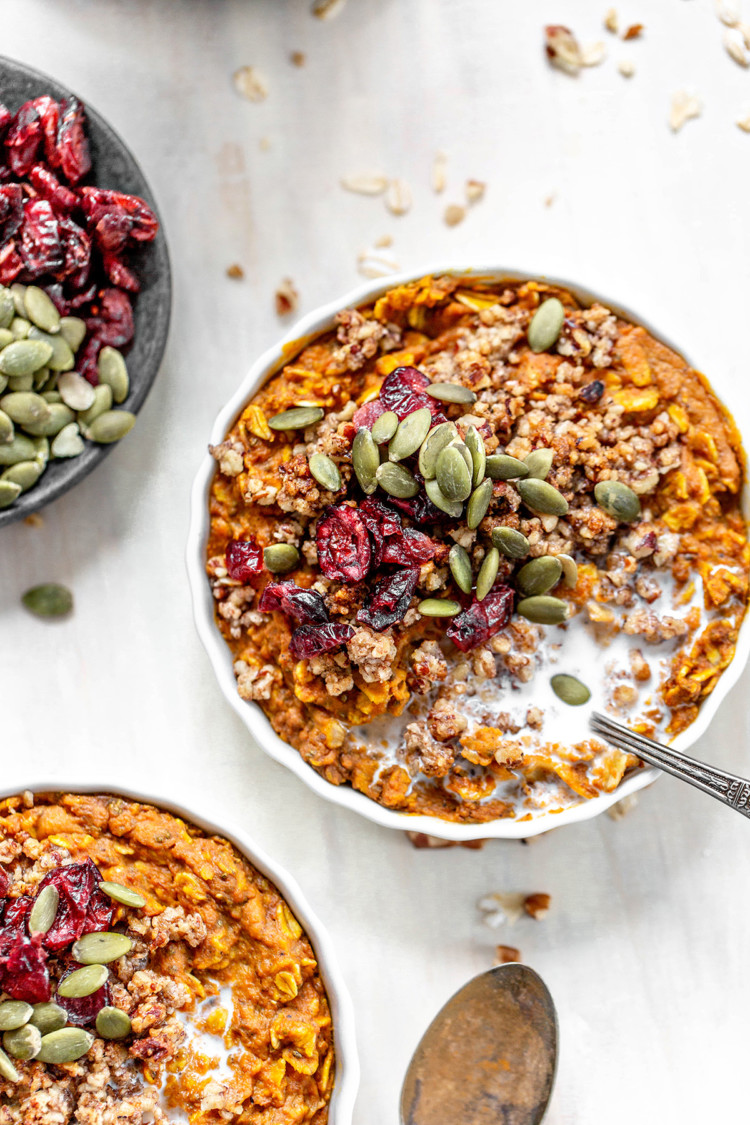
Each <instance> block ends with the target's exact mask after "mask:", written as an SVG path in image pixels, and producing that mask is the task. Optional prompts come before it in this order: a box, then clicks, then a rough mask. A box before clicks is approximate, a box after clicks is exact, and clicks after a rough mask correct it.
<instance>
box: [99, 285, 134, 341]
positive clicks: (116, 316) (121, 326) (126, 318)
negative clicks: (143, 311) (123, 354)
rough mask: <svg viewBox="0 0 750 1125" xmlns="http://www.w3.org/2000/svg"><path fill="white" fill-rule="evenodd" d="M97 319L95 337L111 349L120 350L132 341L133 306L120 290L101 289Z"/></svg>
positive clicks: (125, 294)
mask: <svg viewBox="0 0 750 1125" xmlns="http://www.w3.org/2000/svg"><path fill="white" fill-rule="evenodd" d="M97 319H98V322H99V328H98V330H97V335H98V336H99V337H100V339H101V340H102V342H103V343H105V344H109V346H110V347H111V348H121V347H123V346H124V345H125V344H129V343H130V341H131V340H132V339H133V306H132V304H131V302H130V297H128V295H127V293H124V292H123V291H122V289H102V291H101V293H100V294H99V316H98V318H97Z"/></svg>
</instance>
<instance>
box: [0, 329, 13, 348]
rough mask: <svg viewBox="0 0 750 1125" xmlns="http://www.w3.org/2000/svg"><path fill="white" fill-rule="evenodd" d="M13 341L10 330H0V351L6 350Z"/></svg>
mask: <svg viewBox="0 0 750 1125" xmlns="http://www.w3.org/2000/svg"><path fill="white" fill-rule="evenodd" d="M14 339H15V337H14V335H13V333H12V332H11V330H10V328H0V351H2V349H3V348H7V346H8V344H12V343H13V340H14Z"/></svg>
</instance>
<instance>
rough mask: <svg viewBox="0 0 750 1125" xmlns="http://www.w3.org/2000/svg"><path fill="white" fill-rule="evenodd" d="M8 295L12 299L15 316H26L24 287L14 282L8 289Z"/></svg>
mask: <svg viewBox="0 0 750 1125" xmlns="http://www.w3.org/2000/svg"><path fill="white" fill-rule="evenodd" d="M10 294H11V297H12V298H13V308H14V309H15V310H16V316H26V300H25V298H26V286H25V285H21V283H20V282H18V281H16V282H15V283H14V284H13V285H11V287H10Z"/></svg>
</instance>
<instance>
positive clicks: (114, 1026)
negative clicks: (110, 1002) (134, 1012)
mask: <svg viewBox="0 0 750 1125" xmlns="http://www.w3.org/2000/svg"><path fill="white" fill-rule="evenodd" d="M96 1030H97V1031H98V1033H99V1034H100V1035H101V1037H102V1039H125V1037H126V1036H128V1035H130V1032H131V1031H132V1025H131V1023H130V1016H129V1015H128V1014H127V1012H123V1011H122V1009H121V1008H111V1007H106V1008H102V1009H101V1010H100V1011H99V1014H98V1015H97V1017H96Z"/></svg>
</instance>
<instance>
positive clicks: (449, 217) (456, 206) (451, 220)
mask: <svg viewBox="0 0 750 1125" xmlns="http://www.w3.org/2000/svg"><path fill="white" fill-rule="evenodd" d="M465 218H466V208H465V207H462V206H461V204H460V203H449V204H448V206H447V207H446V208H445V211H444V212H443V219H444V221H445V224H446V226H449V227H457V226H458V224H459V223H462V222H463V220H464V219H465Z"/></svg>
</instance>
